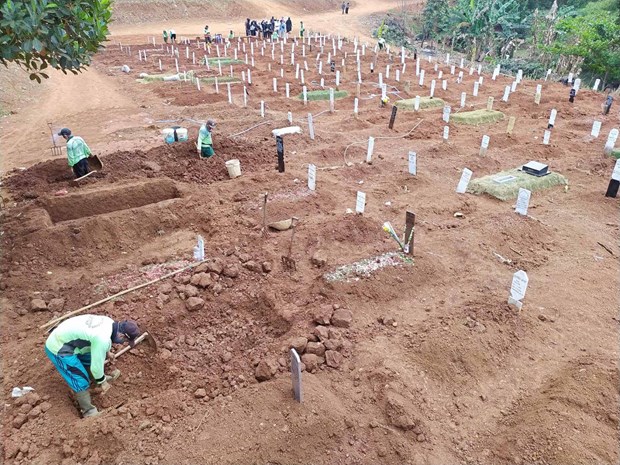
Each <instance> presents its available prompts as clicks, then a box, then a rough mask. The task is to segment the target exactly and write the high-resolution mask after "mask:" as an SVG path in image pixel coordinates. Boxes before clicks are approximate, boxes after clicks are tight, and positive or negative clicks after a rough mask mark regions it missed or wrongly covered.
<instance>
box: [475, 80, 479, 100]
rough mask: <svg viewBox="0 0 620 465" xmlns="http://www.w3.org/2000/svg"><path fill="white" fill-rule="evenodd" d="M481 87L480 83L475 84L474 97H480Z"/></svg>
mask: <svg viewBox="0 0 620 465" xmlns="http://www.w3.org/2000/svg"><path fill="white" fill-rule="evenodd" d="M479 86H480V83H478V82H474V97H478V87H479Z"/></svg>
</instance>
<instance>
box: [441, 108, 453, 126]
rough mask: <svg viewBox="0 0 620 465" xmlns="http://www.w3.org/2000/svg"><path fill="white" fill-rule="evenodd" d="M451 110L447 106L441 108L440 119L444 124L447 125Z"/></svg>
mask: <svg viewBox="0 0 620 465" xmlns="http://www.w3.org/2000/svg"><path fill="white" fill-rule="evenodd" d="M451 110H452V109H451V108H450V107H449V106H445V107H443V116H442V119H443V120H444V122H446V123H449V122H450V111H451Z"/></svg>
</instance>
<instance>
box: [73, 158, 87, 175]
mask: <svg viewBox="0 0 620 465" xmlns="http://www.w3.org/2000/svg"><path fill="white" fill-rule="evenodd" d="M89 171H90V170H89V169H88V159H87V158H82V159H81V160H80V161H78V162H77V163H76V164H75V165H73V174H75V177H76V178H81V177H82V176H86V175H87V174H88V173H89Z"/></svg>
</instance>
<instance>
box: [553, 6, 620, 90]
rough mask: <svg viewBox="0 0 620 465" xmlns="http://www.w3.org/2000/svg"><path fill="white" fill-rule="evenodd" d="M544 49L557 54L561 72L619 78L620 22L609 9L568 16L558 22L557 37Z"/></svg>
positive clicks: (558, 67)
mask: <svg viewBox="0 0 620 465" xmlns="http://www.w3.org/2000/svg"><path fill="white" fill-rule="evenodd" d="M545 50H546V51H547V52H549V53H551V54H552V55H555V56H556V57H558V61H557V69H558V71H560V72H564V71H577V68H578V67H579V66H582V67H583V70H584V71H585V72H587V73H591V74H594V75H597V76H603V82H605V81H607V79H614V80H615V79H620V25H618V23H617V22H616V20H615V18H614V17H612V16H610V15H609V14H608V13H606V12H596V13H590V14H587V15H585V16H575V17H571V18H565V19H563V20H561V21H559V22H558V24H557V37H556V40H555V41H554V42H553V43H552V44H551V45H549V46H548V47H545Z"/></svg>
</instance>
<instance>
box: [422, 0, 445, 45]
mask: <svg viewBox="0 0 620 465" xmlns="http://www.w3.org/2000/svg"><path fill="white" fill-rule="evenodd" d="M449 12H450V5H449V3H448V0H427V2H426V5H425V6H424V10H423V11H422V39H423V40H426V39H435V40H440V39H442V38H444V37H445V35H446V33H447V31H448V29H449V24H448V19H449Z"/></svg>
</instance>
